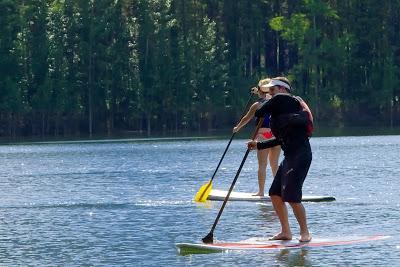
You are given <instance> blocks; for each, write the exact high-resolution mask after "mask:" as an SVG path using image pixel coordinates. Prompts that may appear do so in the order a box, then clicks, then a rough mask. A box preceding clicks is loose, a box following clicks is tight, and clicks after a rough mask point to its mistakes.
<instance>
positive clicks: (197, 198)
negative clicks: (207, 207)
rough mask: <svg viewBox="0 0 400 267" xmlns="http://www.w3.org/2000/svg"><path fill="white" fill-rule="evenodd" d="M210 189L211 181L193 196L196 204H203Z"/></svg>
mask: <svg viewBox="0 0 400 267" xmlns="http://www.w3.org/2000/svg"><path fill="white" fill-rule="evenodd" d="M211 189H212V183H211V181H210V182H208V183H206V184H205V185H203V186H202V187H200V189H199V191H198V192H197V194H196V195H195V196H194V201H196V202H205V201H206V200H207V198H208V195H209V194H210V192H211Z"/></svg>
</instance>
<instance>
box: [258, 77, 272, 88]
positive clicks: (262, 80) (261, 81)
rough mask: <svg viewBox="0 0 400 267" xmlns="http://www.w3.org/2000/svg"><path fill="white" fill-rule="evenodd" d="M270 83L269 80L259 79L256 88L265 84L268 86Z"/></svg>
mask: <svg viewBox="0 0 400 267" xmlns="http://www.w3.org/2000/svg"><path fill="white" fill-rule="evenodd" d="M270 81H271V79H270V78H265V79H261V80H260V81H259V82H258V86H260V87H261V86H263V85H266V84H268V83H269V82H270Z"/></svg>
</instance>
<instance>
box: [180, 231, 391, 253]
mask: <svg viewBox="0 0 400 267" xmlns="http://www.w3.org/2000/svg"><path fill="white" fill-rule="evenodd" d="M389 237H390V236H385V235H374V236H349V237H332V238H313V239H312V240H311V241H310V242H299V241H298V240H290V241H278V240H271V241H270V240H268V239H266V238H250V239H247V240H244V241H240V242H216V243H214V244H204V243H177V244H176V248H177V249H178V252H179V254H181V255H188V254H206V253H217V252H224V251H229V250H279V249H299V248H313V247H329V246H345V245H352V244H359V243H365V242H374V241H378V240H383V239H387V238H389Z"/></svg>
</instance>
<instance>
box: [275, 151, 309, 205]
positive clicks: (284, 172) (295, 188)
mask: <svg viewBox="0 0 400 267" xmlns="http://www.w3.org/2000/svg"><path fill="white" fill-rule="evenodd" d="M311 160H312V153H311V149H307V148H305V149H301V150H300V151H297V152H296V153H295V154H291V155H290V156H286V155H285V158H284V160H283V161H282V163H281V164H280V165H279V168H278V171H277V173H276V175H275V178H274V181H273V182H272V185H271V188H270V189H269V195H270V196H280V197H282V199H283V201H285V202H295V203H300V202H301V198H302V187H303V183H304V179H305V178H306V176H307V173H308V169H309V168H310V165H311Z"/></svg>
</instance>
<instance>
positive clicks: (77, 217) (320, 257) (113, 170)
mask: <svg viewBox="0 0 400 267" xmlns="http://www.w3.org/2000/svg"><path fill="white" fill-rule="evenodd" d="M227 142H228V141H227V140H193V141H189V140H184V141H181V142H177V141H163V142H159V141H148V142H135V141H125V142H99V143H96V142H92V143H54V144H27V145H2V146H0V162H1V172H0V182H1V186H0V265H1V266H28V265H30V266H168V265H171V266H192V265H193V266H206V265H207V266H211V265H213V266H221V265H223V266H233V265H234V266H238V265H242V266H257V265H260V266H332V265H336V266H377V265H381V266H400V242H399V241H400V224H399V222H400V194H399V189H400V167H399V166H400V136H374V137H336V138H312V139H311V144H312V148H313V163H312V166H311V169H310V172H309V175H308V177H307V179H306V182H305V185H304V190H303V192H304V194H314V195H332V196H335V197H336V199H337V201H335V202H326V203H305V207H306V209H307V213H308V221H309V227H310V230H311V232H312V234H313V236H314V237H321V238H323V237H337V236H347V235H352V236H354V235H357V236H359V235H374V234H383V235H390V236H392V237H391V238H389V239H386V240H383V241H376V242H371V243H363V244H356V245H348V246H336V247H323V248H312V249H311V248H310V249H301V250H282V251H280V250H275V251H258V252H254V251H235V252H229V253H218V254H207V255H192V256H180V255H179V254H178V253H177V251H176V248H175V243H177V242H199V241H200V240H201V238H202V237H204V236H205V235H207V234H208V232H209V231H210V229H211V226H212V224H213V222H214V219H215V217H216V215H217V213H218V211H219V208H220V206H221V204H222V202H207V203H206V204H197V203H194V202H193V201H192V199H193V197H194V195H195V193H196V192H197V191H198V189H199V188H200V186H201V185H203V184H205V183H206V182H207V181H208V180H209V179H210V177H211V175H212V173H213V171H214V169H215V167H216V165H217V163H218V160H219V159H220V157H221V155H222V152H223V150H224V148H225V146H226V144H227ZM245 151H246V148H245V140H235V141H234V142H233V143H232V145H231V148H230V149H229V151H228V153H227V155H226V157H225V160H224V162H223V163H222V166H221V169H220V171H219V172H218V174H217V177H216V178H215V182H214V188H217V189H224V190H227V189H228V188H229V186H230V184H231V182H232V180H233V178H234V176H235V173H236V171H237V169H238V167H239V164H240V162H241V160H242V158H243V156H244V153H245ZM256 169H257V164H256V156H255V153H254V152H252V153H250V155H249V158H248V159H247V161H246V164H245V165H244V167H243V170H242V172H241V175H240V177H239V179H238V182H237V184H236V187H235V190H237V191H247V192H255V191H256V189H257V182H256V180H257V178H256ZM270 183H271V176H270V173H269V174H268V177H267V186H266V187H267V188H268V187H269V184H270ZM290 222H291V225H292V231H293V234H294V235H295V236H297V235H298V229H297V224H296V223H295V220H294V216H293V214H292V213H291V211H290ZM278 229H279V223H278V220H277V217H276V216H275V215H274V212H273V209H272V207H271V206H270V205H269V204H260V203H246V202H229V203H228V205H227V206H226V208H225V210H224V213H223V214H222V217H221V219H220V221H219V223H218V225H217V228H216V230H215V232H214V238H215V239H216V240H224V241H239V240H244V239H248V238H251V237H267V236H270V235H273V234H275V233H276V232H277V231H278Z"/></svg>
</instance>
